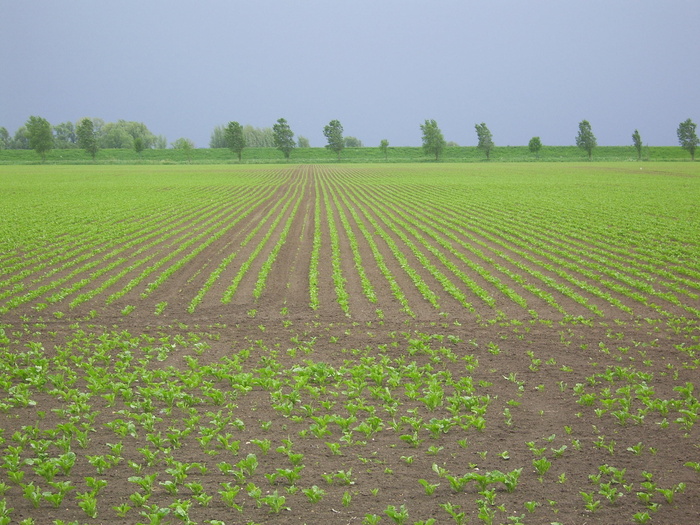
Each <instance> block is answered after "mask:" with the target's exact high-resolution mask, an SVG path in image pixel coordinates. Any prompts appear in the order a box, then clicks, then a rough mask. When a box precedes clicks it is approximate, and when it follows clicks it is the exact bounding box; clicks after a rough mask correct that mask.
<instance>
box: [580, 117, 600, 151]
mask: <svg viewBox="0 0 700 525" xmlns="http://www.w3.org/2000/svg"><path fill="white" fill-rule="evenodd" d="M576 145H577V146H578V147H579V148H581V149H582V150H584V151H585V152H586V153H588V160H591V155H592V154H593V148H595V147H596V146H597V145H598V143H597V142H596V139H595V135H594V134H593V130H592V129H591V124H590V123H589V122H588V121H587V120H582V121H581V122H579V125H578V135H576Z"/></svg>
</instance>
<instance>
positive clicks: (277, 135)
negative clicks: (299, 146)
mask: <svg viewBox="0 0 700 525" xmlns="http://www.w3.org/2000/svg"><path fill="white" fill-rule="evenodd" d="M272 133H273V135H274V139H275V147H276V148H277V149H278V150H280V151H281V152H282V153H283V154H284V158H285V159H289V156H290V155H291V153H292V150H293V149H294V147H295V146H296V143H295V142H294V132H293V131H292V128H290V127H289V124H287V121H286V120H285V119H283V118H281V119H278V120H277V123H276V124H273V126H272Z"/></svg>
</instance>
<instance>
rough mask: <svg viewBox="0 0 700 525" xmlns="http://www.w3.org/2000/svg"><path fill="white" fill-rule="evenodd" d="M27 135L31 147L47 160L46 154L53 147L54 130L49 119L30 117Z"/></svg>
mask: <svg viewBox="0 0 700 525" xmlns="http://www.w3.org/2000/svg"><path fill="white" fill-rule="evenodd" d="M26 126H27V137H28V138H29V147H30V148H31V149H33V150H34V151H36V152H37V153H38V154H39V155H41V160H42V161H46V154H47V153H48V152H49V151H51V149H52V148H53V131H52V130H51V124H49V121H48V120H46V119H45V118H42V117H34V116H32V117H29V120H27V124H26Z"/></svg>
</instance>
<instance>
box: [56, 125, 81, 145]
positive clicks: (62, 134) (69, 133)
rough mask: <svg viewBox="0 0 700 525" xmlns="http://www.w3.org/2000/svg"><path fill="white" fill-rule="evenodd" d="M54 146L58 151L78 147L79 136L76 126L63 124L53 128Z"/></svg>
mask: <svg viewBox="0 0 700 525" xmlns="http://www.w3.org/2000/svg"><path fill="white" fill-rule="evenodd" d="M53 136H54V139H53V140H54V146H55V147H56V149H70V148H76V147H78V135H77V134H76V130H75V124H73V123H72V122H70V121H68V122H61V123H60V124H57V125H55V126H54V127H53Z"/></svg>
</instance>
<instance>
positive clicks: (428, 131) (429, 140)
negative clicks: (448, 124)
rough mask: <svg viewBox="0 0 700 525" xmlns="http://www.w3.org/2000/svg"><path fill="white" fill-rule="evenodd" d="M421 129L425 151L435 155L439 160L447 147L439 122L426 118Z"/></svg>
mask: <svg viewBox="0 0 700 525" xmlns="http://www.w3.org/2000/svg"><path fill="white" fill-rule="evenodd" d="M420 129H421V131H422V132H423V151H425V153H427V154H428V155H435V160H438V158H439V157H440V153H442V150H443V149H445V138H444V137H443V136H442V131H440V128H439V127H438V125H437V122H435V121H434V120H426V121H425V123H424V124H421V125H420Z"/></svg>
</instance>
